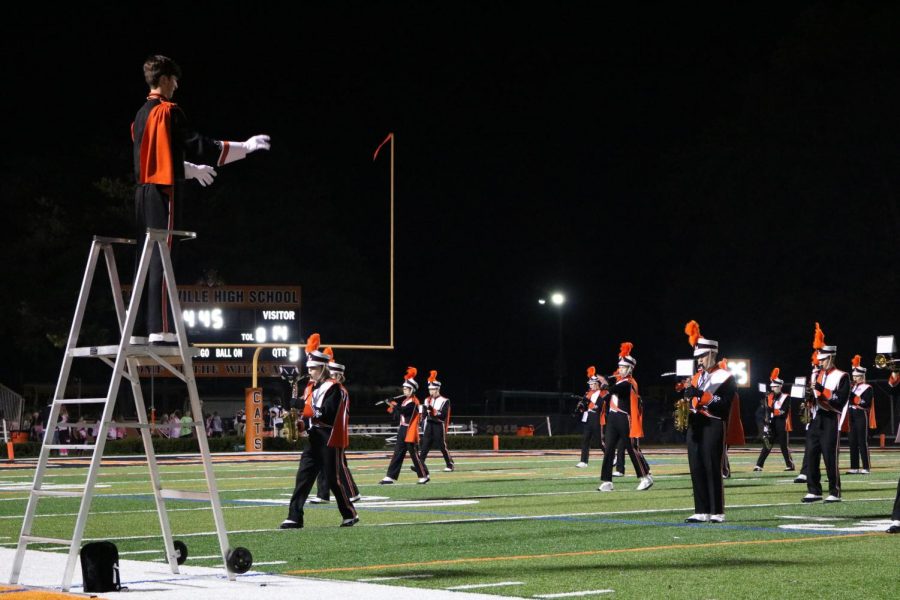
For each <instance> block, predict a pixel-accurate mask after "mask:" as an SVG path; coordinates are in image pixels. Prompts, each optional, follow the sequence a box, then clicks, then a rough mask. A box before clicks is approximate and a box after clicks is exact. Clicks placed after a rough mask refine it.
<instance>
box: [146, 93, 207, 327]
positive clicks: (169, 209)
mask: <svg viewBox="0 0 900 600" xmlns="http://www.w3.org/2000/svg"><path fill="white" fill-rule="evenodd" d="M131 139H132V140H133V142H134V179H135V182H136V183H137V188H136V189H135V193H134V214H135V220H136V222H137V232H136V233H137V240H138V244H143V241H144V237H145V236H146V234H147V228H148V227H152V228H154V229H176V228H177V227H176V219H175V216H176V210H177V214H178V215H179V216H180V213H181V200H180V198H181V191H182V187H183V185H184V161H185V159H186V158H187V159H189V160H190V161H191V162H195V163H201V164H208V165H215V164H217V163H219V162H220V161H222V160H224V158H225V157H224V153H223V148H224V145H223V144H222V142H219V141H217V140H214V139H211V138H208V137H206V136H203V135H201V134H199V133H197V132H196V131H194V130H193V129H192V128H191V126H190V124H189V123H188V120H187V117H185V115H184V112H182V110H181V108H180V107H179V106H178V105H177V104H175V103H174V102H170V101H168V100H167V99H166V98H164V97H162V96H161V95H160V94H150V96H148V97H147V102H146V103H145V104H144V105H143V106H142V107H141V108H140V110H138V112H137V114H136V115H135V117H134V123H132V125H131ZM176 198H177V199H178V202H177V203H176ZM178 221H180V218H179V219H178ZM167 241H168V245H169V250H174V248H173V247H172V238H171V237H169V239H168V240H167ZM139 248H140V246H139ZM137 258H138V259H139V258H140V256H138V257H137ZM162 276H163V270H162V261H161V260H160V257H159V250H158V249H157V248H156V246H154V247H153V258H152V259H151V261H150V270H149V273H148V275H147V287H146V289H145V290H144V292H143V296H142V297H141V305H140V307H139V309H138V316H137V321H136V325H135V332H136V333H139V332H142V330H143V329H144V328H146V332H147V333H161V332H164V331H169V327H168V325H169V319H171V318H172V314H171V309H170V308H169V307H168V297H167V295H166V294H167V292H166V289H165V287H164V286H163V282H162Z"/></svg>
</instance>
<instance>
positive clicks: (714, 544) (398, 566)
mask: <svg viewBox="0 0 900 600" xmlns="http://www.w3.org/2000/svg"><path fill="white" fill-rule="evenodd" d="M873 535H879V534H877V533H875V532H872V533H848V534H846V535H828V536H824V535H819V536H816V537H808V538H784V539H780V540H745V541H740V542H710V543H707V544H673V545H671V546H645V547H641V548H612V549H609V550H582V551H580V552H558V553H555V554H524V555H520V556H483V557H478V558H451V559H444V560H432V561H417V562H410V563H400V564H398V563H394V564H386V565H365V566H362V567H330V568H327V569H297V570H294V571H287V572H286V573H287V574H288V575H311V574H313V573H337V572H341V571H377V570H381V569H404V568H410V567H416V568H418V567H424V566H431V565H433V566H438V565H449V564H459V563H478V562H500V561H508V560H539V559H544V558H561V557H566V556H597V555H600V554H622V553H626V552H651V551H656V550H690V549H692V548H715V547H719V546H756V545H760V544H794V543H798V542H817V541H821V540H833V539H835V538H854V537H870V536H873Z"/></svg>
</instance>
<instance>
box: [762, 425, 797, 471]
mask: <svg viewBox="0 0 900 600" xmlns="http://www.w3.org/2000/svg"><path fill="white" fill-rule="evenodd" d="M769 427H774V428H775V443H777V444H778V445H779V446H780V447H781V456H783V457H784V466H785V467H787V468H788V469H793V468H794V458H793V457H792V456H791V449H790V447H789V446H788V432H787V429H786V428H787V421H785V419H773V420H772V422H771V424H770V425H769ZM771 451H772V447H769V448H766V447H765V445H763V447H762V450H760V452H759V458H757V459H756V466H757V467H760V468H762V466H763V465H764V464H765V463H766V458H767V457H768V456H769V452H771Z"/></svg>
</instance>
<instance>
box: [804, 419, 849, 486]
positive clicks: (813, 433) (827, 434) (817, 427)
mask: <svg viewBox="0 0 900 600" xmlns="http://www.w3.org/2000/svg"><path fill="white" fill-rule="evenodd" d="M839 418H840V416H839V415H838V413H836V412H832V411H825V410H822V409H819V410H818V411H817V412H816V418H815V419H813V420H812V423H810V424H809V448H808V452H809V463H808V464H807V466H806V467H807V470H808V475H807V478H806V489H807V491H808V492H809V493H810V494H815V495H817V496H821V495H822V471H821V469H820V464H819V461H820V459H823V460H824V461H825V473H826V474H827V476H828V493H829V494H831V495H832V496H837V497H838V498H840V497H841V474H840V471H838V452H839V451H840V437H839V436H840V432H839V431H838V419H839Z"/></svg>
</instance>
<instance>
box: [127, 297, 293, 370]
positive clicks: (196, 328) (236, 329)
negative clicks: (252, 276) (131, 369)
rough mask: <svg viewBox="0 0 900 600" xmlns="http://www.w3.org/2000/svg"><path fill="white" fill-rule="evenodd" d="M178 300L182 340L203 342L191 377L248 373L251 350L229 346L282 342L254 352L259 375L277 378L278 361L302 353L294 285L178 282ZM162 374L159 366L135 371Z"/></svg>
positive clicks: (287, 360) (286, 360)
mask: <svg viewBox="0 0 900 600" xmlns="http://www.w3.org/2000/svg"><path fill="white" fill-rule="evenodd" d="M178 298H179V301H180V303H181V316H182V319H183V321H184V326H185V329H186V332H187V338H188V343H190V344H193V345H197V344H204V347H201V348H199V352H200V354H199V356H197V357H196V358H194V373H195V375H196V376H197V377H250V376H251V375H252V363H253V353H254V352H255V348H253V347H247V348H238V347H233V346H232V345H233V344H263V343H266V344H273V343H274V344H278V343H284V346H279V347H273V348H263V349H262V350H261V351H260V355H259V364H258V368H259V372H260V375H263V376H277V375H278V365H280V364H285V363H288V362H297V361H299V360H300V358H301V356H302V352H301V346H302V344H303V342H302V341H301V338H300V286H277V285H271V286H263V285H221V286H214V287H210V286H206V285H182V286H179V287H178ZM217 344H221V346H219V345H217ZM207 345H209V346H207ZM167 373H168V372H167V371H166V370H165V369H162V368H161V367H146V368H142V369H141V375H142V376H150V375H152V376H160V377H165V376H166V375H167Z"/></svg>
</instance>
